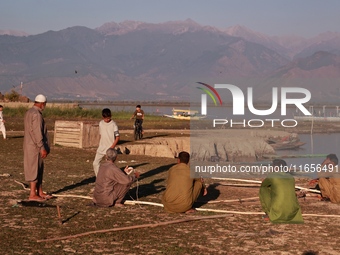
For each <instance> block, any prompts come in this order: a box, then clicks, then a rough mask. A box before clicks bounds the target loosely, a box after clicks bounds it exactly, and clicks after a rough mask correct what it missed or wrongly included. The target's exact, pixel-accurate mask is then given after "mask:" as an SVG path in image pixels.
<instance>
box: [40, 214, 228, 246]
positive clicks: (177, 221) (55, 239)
mask: <svg viewBox="0 0 340 255" xmlns="http://www.w3.org/2000/svg"><path fill="white" fill-rule="evenodd" d="M228 216H233V215H232V214H222V215H213V216H204V217H192V218H186V219H182V220H173V221H164V222H158V223H152V224H143V225H136V226H129V227H121V228H111V229H102V230H96V231H89V232H85V233H81V234H77V235H72V236H64V237H55V238H50V239H43V240H37V242H38V243H41V242H50V241H59V240H66V239H72V238H78V237H82V236H87V235H91V234H98V233H108V232H115V231H123V230H131V229H138V228H154V227H159V226H165V225H170V224H177V223H182V222H189V221H196V220H209V219H216V218H224V217H228Z"/></svg>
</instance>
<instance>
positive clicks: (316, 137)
mask: <svg viewBox="0 0 340 255" xmlns="http://www.w3.org/2000/svg"><path fill="white" fill-rule="evenodd" d="M299 138H300V140H301V141H302V142H304V143H306V144H305V145H303V146H302V147H301V148H300V149H298V150H282V151H277V154H279V155H282V156H283V157H284V155H310V154H315V155H320V154H321V155H322V154H326V155H328V154H331V153H334V154H336V155H337V156H338V158H339V159H340V133H333V134H313V135H309V134H301V135H299ZM324 159H325V157H324V156H322V157H313V158H312V157H303V158H285V161H286V162H287V164H288V165H290V164H292V165H296V167H297V168H299V166H302V167H303V168H304V169H305V170H307V169H308V168H309V167H310V166H311V164H321V163H322V161H323V160H324ZM308 176H309V177H312V178H314V177H316V173H309V174H308Z"/></svg>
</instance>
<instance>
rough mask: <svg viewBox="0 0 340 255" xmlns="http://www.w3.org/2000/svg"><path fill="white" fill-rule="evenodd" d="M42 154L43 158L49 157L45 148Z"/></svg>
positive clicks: (41, 151)
mask: <svg viewBox="0 0 340 255" xmlns="http://www.w3.org/2000/svg"><path fill="white" fill-rule="evenodd" d="M40 156H41V158H46V157H47V151H46V150H45V149H41V150H40Z"/></svg>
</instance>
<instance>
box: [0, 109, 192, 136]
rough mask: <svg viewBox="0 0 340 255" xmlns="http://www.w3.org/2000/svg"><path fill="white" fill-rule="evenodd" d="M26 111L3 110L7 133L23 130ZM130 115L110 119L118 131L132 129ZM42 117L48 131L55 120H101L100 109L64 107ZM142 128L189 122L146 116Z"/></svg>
mask: <svg viewBox="0 0 340 255" xmlns="http://www.w3.org/2000/svg"><path fill="white" fill-rule="evenodd" d="M27 110H28V108H27V107H23V106H19V107H5V108H4V110H3V115H4V119H5V120H6V129H7V130H8V131H22V130H24V126H23V118H24V115H25V113H26V111H27ZM131 115H132V113H131V112H126V111H115V112H112V119H113V120H114V121H115V122H116V123H117V125H118V127H119V129H132V128H133V123H134V120H130V117H131ZM43 116H44V118H45V121H46V123H47V127H48V129H49V130H53V129H54V122H55V121H56V120H70V121H72V120H74V121H96V122H99V121H100V120H101V119H102V116H101V109H95V108H93V109H82V108H79V107H77V108H65V107H47V108H46V109H45V110H44V111H43ZM143 127H144V128H145V129H146V130H147V129H189V128H190V122H189V121H183V120H176V119H170V118H166V117H162V116H159V115H152V114H146V115H145V120H144V124H143Z"/></svg>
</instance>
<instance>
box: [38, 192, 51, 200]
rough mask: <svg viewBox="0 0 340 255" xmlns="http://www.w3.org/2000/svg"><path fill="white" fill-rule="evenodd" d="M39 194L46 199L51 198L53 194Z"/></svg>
mask: <svg viewBox="0 0 340 255" xmlns="http://www.w3.org/2000/svg"><path fill="white" fill-rule="evenodd" d="M39 196H40V197H42V198H43V199H47V200H48V199H51V198H53V196H51V195H49V194H46V193H42V194H39Z"/></svg>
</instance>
